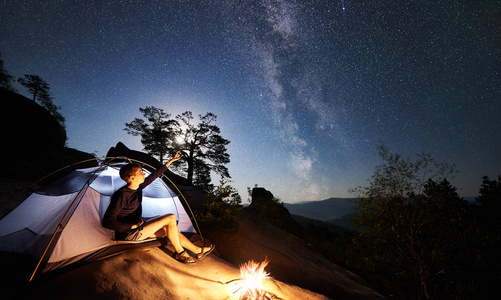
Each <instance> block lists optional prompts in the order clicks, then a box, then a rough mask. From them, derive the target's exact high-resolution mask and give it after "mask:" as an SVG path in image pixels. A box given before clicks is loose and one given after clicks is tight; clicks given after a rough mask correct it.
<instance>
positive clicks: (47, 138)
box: [0, 88, 97, 181]
mask: <svg viewBox="0 0 501 300" xmlns="http://www.w3.org/2000/svg"><path fill="white" fill-rule="evenodd" d="M0 99H2V100H1V101H2V104H3V107H4V112H5V114H4V116H2V118H0V126H1V127H2V128H5V129H6V130H5V131H4V133H5V134H4V145H5V147H4V149H3V150H4V156H5V159H4V163H5V166H6V169H5V170H4V173H3V175H2V176H4V177H6V178H12V179H21V180H28V181H35V180H38V179H40V178H41V177H43V176H45V175H47V174H49V173H51V172H53V171H56V170H58V169H60V168H63V167H66V166H68V165H71V164H74V163H77V162H79V161H83V160H88V159H92V158H94V155H92V154H89V153H85V152H82V151H78V150H75V149H71V148H67V147H65V143H66V130H65V129H64V127H63V126H61V124H59V122H58V121H57V120H56V119H55V118H54V117H53V116H52V115H51V114H50V113H49V112H48V111H47V110H46V109H45V108H43V107H41V106H40V105H38V104H37V103H36V102H34V101H33V100H30V99H28V98H26V97H24V96H22V95H20V94H17V93H15V92H12V91H9V90H7V89H5V88H0ZM90 166H97V162H96V161H93V162H87V163H86V164H84V165H79V166H78V167H79V168H81V167H90Z"/></svg>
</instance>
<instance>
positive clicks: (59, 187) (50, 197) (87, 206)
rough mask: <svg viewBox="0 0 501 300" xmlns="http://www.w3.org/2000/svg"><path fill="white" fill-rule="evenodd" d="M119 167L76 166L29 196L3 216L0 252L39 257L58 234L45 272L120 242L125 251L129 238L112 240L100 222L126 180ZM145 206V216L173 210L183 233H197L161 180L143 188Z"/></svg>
mask: <svg viewBox="0 0 501 300" xmlns="http://www.w3.org/2000/svg"><path fill="white" fill-rule="evenodd" d="M121 165H123V164H121ZM121 165H115V166H110V165H105V166H101V167H94V168H87V169H77V170H75V171H73V172H72V173H70V174H69V175H67V176H65V177H63V178H61V179H59V180H57V181H55V182H54V183H52V184H50V185H48V186H46V187H43V188H41V189H40V190H38V191H37V192H35V193H33V194H32V195H30V196H29V197H28V198H27V199H26V200H25V201H23V202H22V203H21V204H20V205H19V206H18V207H17V208H16V209H14V210H13V211H12V212H11V213H9V214H8V215H7V216H5V217H4V218H3V219H2V220H0V251H7V252H18V253H25V254H29V255H33V256H35V257H38V258H40V257H42V255H43V253H44V251H45V249H46V248H47V246H48V244H49V241H50V239H51V237H52V236H53V235H54V237H55V238H54V239H53V241H52V242H51V244H50V247H49V248H47V249H48V251H47V253H46V254H45V258H44V259H45V267H46V268H45V269H44V271H46V270H48V269H53V268H54V266H57V268H59V267H63V266H66V265H68V264H71V263H73V262H75V261H78V260H79V259H80V258H82V257H98V256H99V255H96V253H106V255H109V254H110V253H112V252H113V251H109V249H107V248H112V247H115V246H117V245H122V247H117V249H119V248H120V249H123V244H127V243H131V242H125V241H114V240H113V231H112V230H109V229H106V228H104V227H102V226H101V220H102V218H103V216H104V213H105V211H106V209H107V208H108V205H109V203H110V199H111V195H112V194H113V193H114V192H115V191H116V190H118V189H119V188H120V187H122V186H123V185H124V184H125V182H124V181H123V180H121V179H120V176H119V171H118V170H119V168H120V166H121ZM146 172H147V171H146ZM147 173H148V172H147ZM142 205H143V218H145V219H150V218H154V217H157V216H160V215H165V214H174V215H175V216H176V219H177V220H178V228H179V230H180V231H181V232H183V233H195V232H196V231H195V229H194V227H193V224H192V222H191V220H190V218H189V216H188V214H187V213H186V210H185V209H184V207H183V205H182V204H181V202H180V200H179V198H178V197H177V196H176V194H175V193H174V192H173V191H172V190H170V188H169V187H168V186H167V185H166V184H165V183H164V182H163V181H162V180H161V179H160V178H157V179H156V180H155V181H153V183H151V184H150V185H149V186H148V187H146V188H145V189H144V191H143V204H142ZM58 226H59V227H58ZM56 230H57V231H56ZM136 243H137V242H136ZM51 266H52V267H51Z"/></svg>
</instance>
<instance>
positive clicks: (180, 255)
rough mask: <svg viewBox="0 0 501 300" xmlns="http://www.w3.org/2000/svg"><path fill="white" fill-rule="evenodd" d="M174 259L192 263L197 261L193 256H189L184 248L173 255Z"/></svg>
mask: <svg viewBox="0 0 501 300" xmlns="http://www.w3.org/2000/svg"><path fill="white" fill-rule="evenodd" d="M174 259H175V260H177V261H179V262H182V263H183V264H194V263H196V262H197V261H196V260H195V259H194V258H193V257H191V256H190V255H189V254H188V253H187V252H186V250H183V251H182V252H180V253H177V252H176V255H175V256H174Z"/></svg>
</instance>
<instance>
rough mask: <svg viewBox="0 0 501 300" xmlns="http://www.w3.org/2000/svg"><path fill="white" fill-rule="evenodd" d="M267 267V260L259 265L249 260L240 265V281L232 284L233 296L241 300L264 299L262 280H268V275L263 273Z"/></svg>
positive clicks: (264, 292)
mask: <svg viewBox="0 0 501 300" xmlns="http://www.w3.org/2000/svg"><path fill="white" fill-rule="evenodd" d="M267 265H268V260H264V261H262V262H260V263H258V262H255V261H253V260H250V261H249V262H247V263H245V264H243V265H241V266H240V277H241V280H237V281H235V282H233V294H234V295H236V296H237V297H239V299H242V300H244V299H246V300H261V299H266V291H264V288H263V286H262V283H263V280H264V279H267V278H270V276H269V275H270V274H269V273H267V272H266V271H264V268H265V267H266V266H267Z"/></svg>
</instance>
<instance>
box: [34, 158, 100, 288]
mask: <svg viewBox="0 0 501 300" xmlns="http://www.w3.org/2000/svg"><path fill="white" fill-rule="evenodd" d="M105 165H106V164H103V165H102V166H100V167H99V168H97V170H96V171H94V173H92V175H91V176H90V177H89V178H88V179H87V181H86V182H85V183H84V185H83V186H82V188H81V189H80V190H79V191H78V194H77V195H76V196H75V198H74V199H73V201H71V204H70V205H69V206H68V209H67V210H66V212H65V213H64V215H63V217H62V218H61V220H60V221H59V224H58V225H57V227H56V230H55V231H54V233H53V234H52V237H51V238H50V241H49V243H48V244H47V247H45V250H44V252H43V254H42V257H40V260H39V261H38V264H37V266H36V268H35V271H33V274H32V275H31V278H30V282H31V281H32V280H33V277H34V276H35V273H36V272H37V270H38V268H39V267H40V265H41V263H42V261H43V259H44V257H45V255H46V254H47V251H48V250H49V248H50V245H51V244H52V241H53V240H54V238H55V237H56V234H57V231H58V230H59V229H61V228H63V224H62V223H63V220H64V219H65V218H66V216H67V215H68V213H69V211H70V210H71V208H72V207H73V205H74V204H75V201H76V200H77V199H80V200H81V199H82V197H81V196H80V195H81V194H82V191H83V189H84V188H85V187H86V186H89V185H90V183H89V181H90V179H91V178H93V177H94V175H96V173H97V172H98V171H100V170H101V169H102V168H103V167H104V166H105ZM77 206H78V205H77ZM76 209H77V208H76V207H75V208H74V209H73V211H75V210H76ZM61 230H62V229H61Z"/></svg>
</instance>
